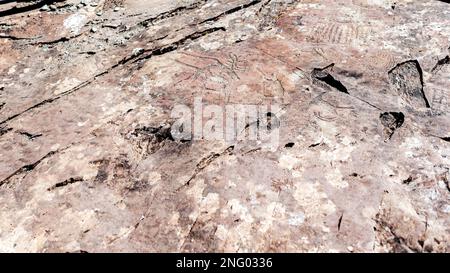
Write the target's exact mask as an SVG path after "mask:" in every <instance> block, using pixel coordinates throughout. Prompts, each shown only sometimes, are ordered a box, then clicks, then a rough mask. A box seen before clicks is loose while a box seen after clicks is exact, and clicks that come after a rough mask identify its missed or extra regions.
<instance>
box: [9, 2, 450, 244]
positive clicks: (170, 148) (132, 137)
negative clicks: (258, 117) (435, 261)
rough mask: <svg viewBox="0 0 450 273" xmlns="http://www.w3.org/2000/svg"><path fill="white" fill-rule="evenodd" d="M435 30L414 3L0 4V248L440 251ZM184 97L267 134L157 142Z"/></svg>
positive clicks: (440, 15)
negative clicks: (252, 120) (265, 126)
mask: <svg viewBox="0 0 450 273" xmlns="http://www.w3.org/2000/svg"><path fill="white" fill-rule="evenodd" d="M449 37H450V4H448V3H445V2H442V1H432V0H426V1H419V0H417V1H413V0H403V1H391V0H297V1H295V0H292V1H291V0H284V1H276V0H184V1H164V0H152V1H139V0H91V1H89V0H84V1H81V2H80V1H76V0H67V1H44V0H42V1H26V2H25V1H16V2H14V1H8V2H7V3H1V4H0V44H1V47H0V75H1V78H0V155H1V156H0V208H1V210H0V219H1V221H0V251H2V252H79V251H87V252H104V251H112V252H124V251H127V252H128V251H131V252H177V251H181V252H198V251H202V252H203V251H206V252H262V251H267V252H348V251H350V250H351V251H353V252H392V251H393V252H448V251H450V228H449V227H450V202H449V201H450V185H449V179H450V172H449V168H450V158H449V157H450V148H449V141H450V119H449V117H450V116H449V111H448V110H449V101H450V100H449V99H450V93H449V86H450V61H449V55H450V39H449ZM196 97H201V99H202V102H203V104H205V105H236V104H245V105H269V104H277V105H280V107H281V110H280V111H278V112H276V113H273V114H271V116H272V115H273V116H272V117H274V116H276V119H277V120H278V121H279V130H280V133H279V145H278V146H277V147H276V148H273V147H272V148H266V147H264V146H263V145H262V144H261V143H260V142H258V141H235V142H231V143H230V142H229V141H225V140H224V139H220V138H219V139H217V140H215V141H211V140H191V141H178V140H176V139H174V138H173V137H172V135H171V133H170V126H171V124H173V118H172V117H171V112H172V109H173V108H174V107H175V106H176V105H188V106H189V107H191V106H193V105H194V99H195V98H196ZM250 125H251V124H249V126H250ZM246 128H247V127H246Z"/></svg>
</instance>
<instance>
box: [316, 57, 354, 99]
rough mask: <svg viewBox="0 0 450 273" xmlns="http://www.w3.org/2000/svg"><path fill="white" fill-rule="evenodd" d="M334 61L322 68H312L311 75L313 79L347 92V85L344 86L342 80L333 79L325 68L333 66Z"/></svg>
mask: <svg viewBox="0 0 450 273" xmlns="http://www.w3.org/2000/svg"><path fill="white" fill-rule="evenodd" d="M333 66H334V63H332V64H330V65H328V66H326V67H324V68H314V69H313V71H312V72H311V75H312V77H313V78H314V79H316V80H319V81H321V82H323V83H325V84H327V85H328V86H330V87H332V88H334V89H336V90H338V91H339V92H342V93H346V94H349V93H348V90H347V87H345V86H344V85H343V84H342V82H340V81H338V80H337V79H335V78H334V77H333V76H332V75H331V74H330V73H329V72H328V71H327V70H328V69H331V68H333Z"/></svg>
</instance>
